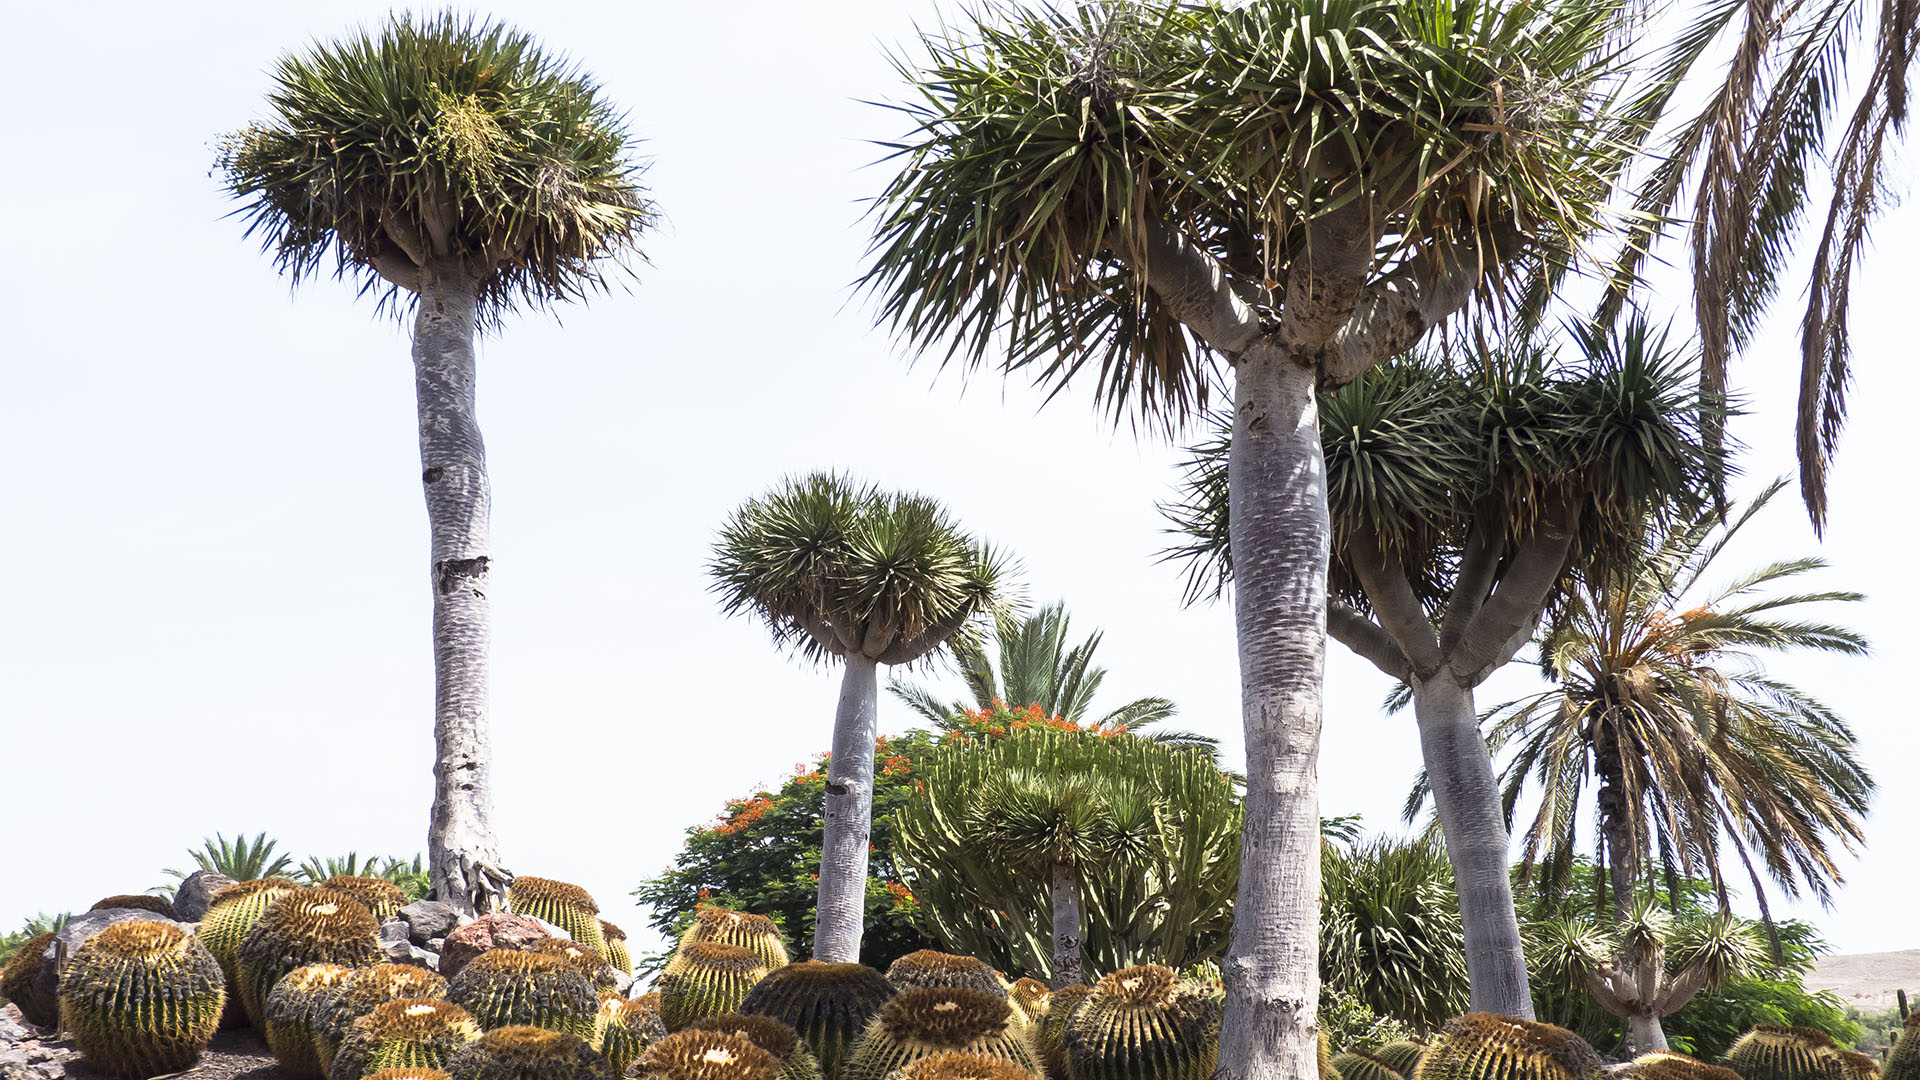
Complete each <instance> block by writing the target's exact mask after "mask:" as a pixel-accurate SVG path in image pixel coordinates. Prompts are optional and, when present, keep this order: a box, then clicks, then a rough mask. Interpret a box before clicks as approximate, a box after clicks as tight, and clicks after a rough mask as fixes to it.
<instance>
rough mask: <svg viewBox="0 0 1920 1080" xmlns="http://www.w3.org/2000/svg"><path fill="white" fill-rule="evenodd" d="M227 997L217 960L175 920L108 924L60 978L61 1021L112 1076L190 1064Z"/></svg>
mask: <svg viewBox="0 0 1920 1080" xmlns="http://www.w3.org/2000/svg"><path fill="white" fill-rule="evenodd" d="M226 1003H227V993H226V983H225V981H224V980H223V979H222V978H221V975H220V964H219V962H218V961H216V960H215V959H214V958H213V954H212V953H210V952H208V951H207V947H206V946H205V945H203V944H201V943H200V942H199V941H198V940H196V939H195V938H194V937H193V936H192V935H190V934H188V933H187V932H186V931H185V930H183V929H181V928H180V927H178V926H176V925H174V924H172V923H165V922H150V921H146V920H136V921H133V922H124V923H116V924H114V925H112V926H109V927H107V928H106V929H104V930H102V931H100V932H99V933H98V934H95V935H94V936H93V937H91V938H89V939H88V940H87V942H86V943H85V944H84V945H82V946H80V951H79V952H77V953H75V954H74V955H73V957H72V958H71V959H70V960H69V961H68V963H67V968H66V970H65V971H64V972H63V973H62V974H61V977H60V1022H61V1023H62V1024H63V1025H64V1026H65V1027H66V1028H67V1029H68V1030H69V1031H71V1032H72V1033H73V1041H74V1042H75V1044H77V1045H78V1046H79V1048H80V1053H81V1056H83V1057H84V1058H86V1061H87V1064H88V1065H90V1066H92V1067H93V1068H94V1069H96V1070H98V1071H100V1072H102V1073H106V1074H108V1075H110V1076H125V1077H147V1076H157V1075H160V1074H161V1073H170V1072H178V1071H180V1070H182V1069H184V1068H186V1067H187V1066H188V1065H191V1064H192V1063H193V1062H194V1060H195V1059H196V1058H198V1057H199V1056H200V1051H202V1050H203V1049H205V1048H206V1045H207V1042H208V1041H209V1040H211V1039H212V1038H213V1033H214V1032H215V1031H216V1030H218V1028H219V1027H220V1014H221V1011H222V1010H223V1009H224V1008H225V1006H226Z"/></svg>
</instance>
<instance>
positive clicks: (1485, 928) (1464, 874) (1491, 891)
mask: <svg viewBox="0 0 1920 1080" xmlns="http://www.w3.org/2000/svg"><path fill="white" fill-rule="evenodd" d="M1413 712H1414V717H1415V718H1416V719H1417V720H1418V721H1419V724H1420V752H1421V755H1422V756H1423V757H1424V758H1425V759H1426V766H1427V777H1428V779H1429V781H1430V782H1431V783H1432V785H1433V802H1434V806H1435V808H1436V809H1437V810H1438V811H1439V814H1440V827H1441V829H1442V831H1444V832H1445V834H1446V840H1447V860H1448V861H1449V862H1451V863H1452V864H1453V876H1454V878H1455V883H1456V885H1457V887H1458V889H1459V893H1460V922H1461V924H1462V926H1463V928H1464V929H1465V930H1466V937H1467V977H1468V979H1469V981H1470V982H1471V984H1472V987H1473V989H1472V1002H1473V1006H1472V1007H1473V1010H1474V1011H1475V1012H1491V1013H1499V1014H1501V1015H1503V1016H1518V1017H1522V1018H1524V1019H1527V1020H1531V1019H1533V995H1532V994H1531V993H1529V991H1528V989H1527V956H1526V949H1525V947H1524V946H1523V945H1522V943H1521V940H1520V921H1519V919H1518V918H1516V917H1515V915H1514V910H1513V884H1512V881H1511V879H1510V878H1509V877H1508V868H1507V825H1506V820H1505V818H1504V816H1503V815H1502V814H1501V812H1500V791H1499V788H1498V786H1497V785H1496V784H1495V781H1494V776H1493V759H1492V757H1490V756H1489V755H1488V753H1487V743H1486V740H1485V739H1484V738H1482V737H1481V735H1480V718H1479V715H1478V713H1477V712H1476V711H1475V709H1474V703H1473V691H1472V690H1471V689H1470V688H1468V687H1465V686H1462V685H1460V684H1459V683H1458V682H1456V681H1455V680H1454V679H1452V678H1451V677H1449V674H1448V672H1447V671H1446V669H1444V668H1443V669H1442V670H1441V671H1439V672H1438V673H1436V674H1435V675H1434V676H1433V677H1432V678H1430V679H1426V680H1421V679H1415V680H1414V681H1413Z"/></svg>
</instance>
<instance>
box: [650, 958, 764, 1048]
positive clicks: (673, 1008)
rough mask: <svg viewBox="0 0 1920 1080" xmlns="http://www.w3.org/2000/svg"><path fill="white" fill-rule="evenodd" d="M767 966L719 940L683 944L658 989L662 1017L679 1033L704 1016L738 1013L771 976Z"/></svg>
mask: <svg viewBox="0 0 1920 1080" xmlns="http://www.w3.org/2000/svg"><path fill="white" fill-rule="evenodd" d="M767 973H768V972H767V965H766V962H765V961H764V960H762V959H761V958H760V957H759V956H758V955H757V954H755V953H754V952H753V951H752V950H750V949H747V948H745V947H744V946H740V945H728V944H725V943H723V942H718V941H696V942H694V943H693V944H691V945H682V946H681V947H680V951H679V952H678V953H675V954H674V957H673V959H672V960H670V961H668V962H667V967H666V970H664V971H662V972H661V973H660V978H659V979H658V980H656V981H655V983H654V989H656V990H658V991H659V992H660V1018H661V1019H662V1020H665V1021H666V1022H667V1030H669V1031H679V1030H680V1029H681V1028H683V1027H686V1026H687V1025H688V1024H690V1023H692V1022H693V1021H695V1020H698V1019H700V1018H701V1017H703V1016H719V1015H721V1014H722V1013H730V1012H737V1011H739V1009H740V1005H741V1003H742V1002H744V1001H745V1000H746V998H747V992H748V991H750V990H752V989H753V987H754V985H755V984H756V983H758V982H759V981H760V980H762V979H764V978H766V977H767Z"/></svg>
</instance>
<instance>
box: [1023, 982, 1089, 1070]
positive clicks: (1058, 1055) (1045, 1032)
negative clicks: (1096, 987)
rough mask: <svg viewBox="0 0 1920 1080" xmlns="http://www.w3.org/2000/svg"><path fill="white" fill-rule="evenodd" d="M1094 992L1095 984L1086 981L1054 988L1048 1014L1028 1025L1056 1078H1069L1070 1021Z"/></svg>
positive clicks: (1042, 1061)
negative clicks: (1068, 1042) (1031, 1025)
mask: <svg viewBox="0 0 1920 1080" xmlns="http://www.w3.org/2000/svg"><path fill="white" fill-rule="evenodd" d="M1092 993H1093V987H1091V986H1088V985H1087V984H1086V983H1074V984H1073V985H1071V986H1063V987H1061V988H1060V989H1058V990H1055V991H1053V992H1052V993H1051V994H1049V995H1048V997H1047V1014H1046V1015H1045V1016H1043V1017H1041V1018H1040V1023H1038V1024H1036V1025H1034V1026H1033V1027H1032V1028H1030V1029H1029V1037H1030V1038H1031V1039H1032V1041H1033V1046H1034V1050H1035V1051H1036V1052H1037V1053H1038V1054H1039V1057H1040V1064H1041V1066H1042V1068H1043V1069H1044V1070H1045V1072H1046V1074H1047V1075H1048V1076H1050V1077H1052V1078H1053V1080H1067V1021H1068V1020H1070V1019H1072V1018H1073V1013H1074V1010H1075V1009H1078V1008H1079V1007H1080V1006H1081V1004H1082V1003H1084V1002H1085V1001H1086V1000H1087V996H1088V995H1090V994H1092Z"/></svg>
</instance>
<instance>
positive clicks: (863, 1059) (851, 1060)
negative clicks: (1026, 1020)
mask: <svg viewBox="0 0 1920 1080" xmlns="http://www.w3.org/2000/svg"><path fill="white" fill-rule="evenodd" d="M951 1051H964V1052H966V1053H969V1054H984V1055H986V1056H987V1057H997V1058H1005V1059H1006V1060H1008V1061H1011V1062H1013V1063H1014V1064H1016V1065H1018V1066H1020V1067H1021V1068H1023V1069H1026V1070H1028V1071H1030V1072H1037V1071H1039V1062H1038V1061H1037V1060H1035V1058H1034V1052H1033V1049H1032V1047H1031V1045H1030V1044H1029V1043H1028V1042H1027V1038H1026V1035H1025V1033H1024V1032H1023V1031H1022V1030H1021V1028H1020V1025H1019V1024H1017V1023H1016V1022H1015V1021H1014V1018H1013V1006H1011V1005H1009V1004H1007V999H1005V998H1003V997H995V996H994V995H992V994H988V993H984V992H982V991H979V990H966V989H961V988H958V987H955V988H951V989H934V988H931V987H915V988H914V989H912V990H903V991H901V992H900V994H899V996H897V997H895V998H894V999H893V1000H891V1001H889V1002H887V1003H886V1004H885V1005H883V1006H881V1008H880V1015H878V1016H876V1017H874V1019H873V1022H872V1023H870V1024H868V1025H867V1030H866V1033H865V1034H863V1035H861V1037H860V1041H859V1043H857V1044H856V1045H855V1046H854V1048H853V1053H852V1054H851V1055H849V1056H848V1058H847V1061H846V1064H845V1065H844V1066H843V1067H842V1068H841V1070H840V1076H841V1080H882V1078H883V1077H885V1076H886V1075H887V1074H888V1073H890V1072H892V1071H894V1070H895V1069H902V1068H905V1067H906V1066H908V1065H910V1064H912V1063H913V1062H915V1061H918V1060H920V1059H921V1058H924V1057H932V1056H933V1055H935V1054H944V1053H948V1052H951Z"/></svg>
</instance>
